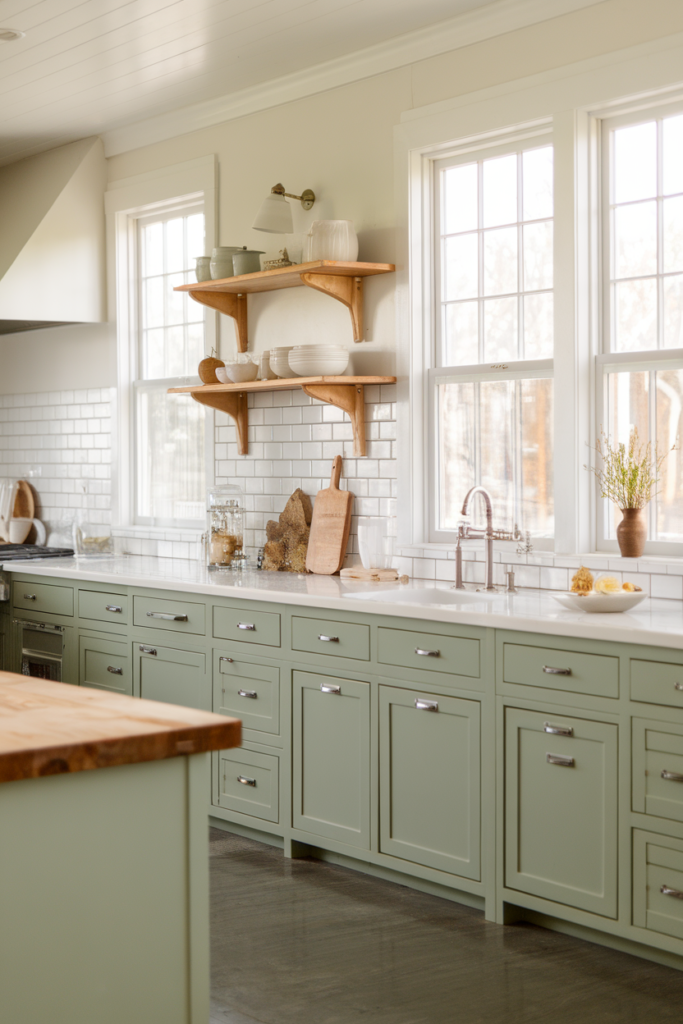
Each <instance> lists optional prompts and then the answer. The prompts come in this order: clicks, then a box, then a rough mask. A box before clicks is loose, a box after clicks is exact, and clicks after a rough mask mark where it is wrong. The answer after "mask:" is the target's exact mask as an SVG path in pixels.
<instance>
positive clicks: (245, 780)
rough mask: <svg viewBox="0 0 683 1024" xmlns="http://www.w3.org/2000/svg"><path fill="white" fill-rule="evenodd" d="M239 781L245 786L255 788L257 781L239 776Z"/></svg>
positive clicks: (245, 776) (246, 776)
mask: <svg viewBox="0 0 683 1024" xmlns="http://www.w3.org/2000/svg"><path fill="white" fill-rule="evenodd" d="M237 781H238V782H241V783H242V785H243V786H255V785H256V779H250V778H249V776H248V775H238V776H237Z"/></svg>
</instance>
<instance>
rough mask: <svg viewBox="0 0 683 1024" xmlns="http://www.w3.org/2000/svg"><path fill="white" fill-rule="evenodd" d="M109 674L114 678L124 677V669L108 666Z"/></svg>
mask: <svg viewBox="0 0 683 1024" xmlns="http://www.w3.org/2000/svg"><path fill="white" fill-rule="evenodd" d="M107 672H111V674H112V675H113V676H122V675H123V669H122V668H116V666H115V665H107Z"/></svg>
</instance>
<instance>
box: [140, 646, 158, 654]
mask: <svg viewBox="0 0 683 1024" xmlns="http://www.w3.org/2000/svg"><path fill="white" fill-rule="evenodd" d="M138 649H139V650H140V651H142V653H143V654H153V655H154V656H155V657H156V653H157V649H156V647H147V646H146V644H140V645H139V647H138Z"/></svg>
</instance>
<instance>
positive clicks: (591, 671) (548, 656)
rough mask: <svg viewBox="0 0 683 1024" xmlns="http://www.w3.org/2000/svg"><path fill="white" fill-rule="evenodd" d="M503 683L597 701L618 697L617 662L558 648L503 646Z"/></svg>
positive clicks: (605, 657)
mask: <svg viewBox="0 0 683 1024" xmlns="http://www.w3.org/2000/svg"><path fill="white" fill-rule="evenodd" d="M503 681H504V682H506V683H517V684H521V685H522V686H537V687H543V688H544V689H553V690H554V689H557V690H568V691H569V692H571V693H585V694H591V695H597V696H599V697H618V696H619V659H618V658H617V657H615V656H609V655H604V654H585V653H582V652H579V651H572V650H563V649H562V648H561V647H538V646H536V645H531V644H524V643H504V644H503Z"/></svg>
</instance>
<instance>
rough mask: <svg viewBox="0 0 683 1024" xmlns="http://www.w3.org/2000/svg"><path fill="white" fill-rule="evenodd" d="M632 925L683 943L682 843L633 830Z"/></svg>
mask: <svg viewBox="0 0 683 1024" xmlns="http://www.w3.org/2000/svg"><path fill="white" fill-rule="evenodd" d="M667 890H668V891H667ZM633 923H634V925H636V927H638V928H647V929H649V931H652V932H660V933H661V934H663V935H671V936H673V937H674V938H675V939H683V840H681V839H670V838H669V837H668V836H657V835H654V834H652V833H650V832H641V831H640V830H639V829H635V830H634V833H633Z"/></svg>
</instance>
